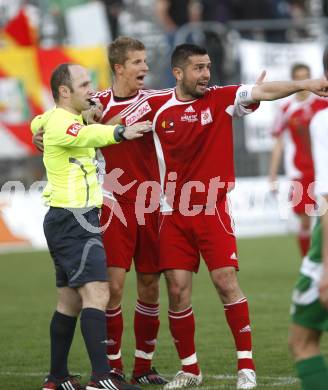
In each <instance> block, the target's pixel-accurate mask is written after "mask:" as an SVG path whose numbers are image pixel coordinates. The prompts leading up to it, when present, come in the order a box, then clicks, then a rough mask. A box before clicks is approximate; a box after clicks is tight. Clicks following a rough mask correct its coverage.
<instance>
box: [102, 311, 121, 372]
mask: <svg viewBox="0 0 328 390" xmlns="http://www.w3.org/2000/svg"><path fill="white" fill-rule="evenodd" d="M106 324H107V357H108V360H109V364H110V366H111V367H112V368H116V369H119V370H123V364H122V357H121V340H122V333H123V316H122V310H121V305H120V306H118V307H116V308H115V309H108V310H107V311H106Z"/></svg>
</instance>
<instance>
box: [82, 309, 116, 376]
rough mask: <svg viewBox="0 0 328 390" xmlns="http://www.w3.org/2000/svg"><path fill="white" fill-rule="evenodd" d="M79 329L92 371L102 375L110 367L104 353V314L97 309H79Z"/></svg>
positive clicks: (105, 335) (105, 336)
mask: <svg viewBox="0 0 328 390" xmlns="http://www.w3.org/2000/svg"><path fill="white" fill-rule="evenodd" d="M81 331H82V335H83V338H84V342H85V345H86V348H87V351H88V354H89V358H90V361H91V366H92V372H93V374H94V375H96V376H102V375H105V374H107V373H108V372H109V370H110V368H109V365H108V362H107V355H106V338H107V333H106V315H105V312H104V311H102V310H98V309H93V308H86V309H83V310H82V311H81Z"/></svg>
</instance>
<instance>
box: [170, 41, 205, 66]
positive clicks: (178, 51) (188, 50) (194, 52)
mask: <svg viewBox="0 0 328 390" xmlns="http://www.w3.org/2000/svg"><path fill="white" fill-rule="evenodd" d="M206 54H207V50H206V49H205V48H203V47H200V46H197V45H193V44H191V43H183V44H182V45H178V46H176V48H175V49H174V51H173V53H172V56H171V68H172V69H173V68H176V67H177V68H184V67H185V66H186V64H187V63H188V61H189V58H190V57H192V56H204V55H206Z"/></svg>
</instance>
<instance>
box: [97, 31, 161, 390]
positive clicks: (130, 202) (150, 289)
mask: <svg viewBox="0 0 328 390" xmlns="http://www.w3.org/2000/svg"><path fill="white" fill-rule="evenodd" d="M108 60H109V64H110V66H111V70H112V72H113V76H114V77H113V85H112V87H111V88H110V89H108V90H106V91H102V92H99V93H97V94H96V96H95V97H97V98H98V99H99V100H100V102H101V103H102V105H103V115H102V118H101V122H102V123H107V122H108V121H109V120H110V119H111V118H113V117H114V116H116V115H117V114H119V113H120V112H121V111H122V110H123V109H124V108H126V107H127V106H128V105H130V104H131V103H133V102H136V101H138V100H139V99H141V98H142V97H143V96H145V94H147V93H149V92H150V91H149V90H148V91H143V90H142V88H143V87H144V78H145V76H146V74H147V72H148V66H147V63H146V49H145V46H144V45H143V43H142V42H140V41H138V40H136V39H133V38H129V37H119V38H117V39H116V40H115V41H114V42H112V43H111V44H110V45H109V48H108ZM116 146H117V147H116V148H112V150H109V148H102V149H101V152H102V156H103V160H104V162H105V172H106V173H107V175H105V176H104V183H103V192H104V205H103V208H102V214H101V218H100V221H101V225H102V226H103V227H106V228H105V229H104V231H103V241H104V246H105V250H106V256H107V265H108V274H109V280H110V301H109V305H108V310H107V313H106V316H107V336H108V337H107V340H108V341H107V342H108V345H107V353H108V358H109V361H110V365H111V366H112V367H113V369H114V372H115V373H116V374H117V376H118V377H120V376H122V377H124V374H123V364H122V358H121V339H122V334H123V316H122V310H121V301H122V296H123V291H124V283H125V277H126V272H128V271H129V270H130V267H131V263H132V258H133V259H134V263H135V269H136V273H137V291H138V300H137V304H136V309H135V317H134V332H135V338H136V351H135V362H134V369H133V374H132V381H133V382H134V383H142V384H159V385H161V384H165V383H166V381H165V380H164V378H162V377H161V376H160V375H159V374H158V373H157V372H156V370H155V369H154V368H152V366H151V363H152V357H153V354H154V350H155V346H156V340H157V334H158V329H159V303H158V299H159V277H160V273H159V268H158V266H159V265H158V259H159V254H158V238H157V236H158V228H157V227H158V210H157V211H154V212H153V213H148V214H147V215H146V223H145V224H143V225H140V224H138V221H137V218H136V212H135V208H136V207H137V206H138V205H135V204H136V195H137V189H138V186H139V184H140V183H142V182H144V181H146V180H147V181H149V180H157V181H158V180H159V172H158V164H157V158H156V152H155V147H154V141H153V136H152V134H151V133H148V134H145V137H144V138H143V139H142V140H141V142H122V143H121V144H118V145H116ZM145 156H147V158H145ZM116 172H118V173H119V178H118V179H117V181H116V180H114V183H116V187H115V185H114V187H113V180H112V178H113V174H114V176H115V175H116ZM115 177H116V176H115ZM130 183H133V185H132V187H131V188H129V189H127V188H128V187H125V186H126V185H128V186H129V185H130ZM122 189H123V190H122ZM114 199H115V200H114ZM118 208H119V210H120V211H121V214H119V213H118V212H113V209H115V211H116V210H117V209H118ZM120 215H122V216H123V219H124V220H125V221H126V224H124V223H122V220H121V219H120V218H119V216H120ZM107 225H108V226H107Z"/></svg>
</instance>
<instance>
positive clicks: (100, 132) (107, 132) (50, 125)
mask: <svg viewBox="0 0 328 390" xmlns="http://www.w3.org/2000/svg"><path fill="white" fill-rule="evenodd" d="M40 127H43V129H44V135H43V145H44V152H43V162H44V165H45V167H46V171H47V177H48V183H49V184H48V185H47V186H46V188H45V190H44V199H45V200H46V202H47V204H48V205H49V206H52V207H65V208H84V207H94V206H96V207H101V205H102V201H103V196H102V192H101V188H100V185H99V183H98V179H97V173H96V165H95V162H96V161H95V154H96V153H95V149H94V148H97V147H102V146H106V145H110V144H116V143H117V142H116V141H115V138H114V129H115V126H105V125H99V124H92V125H87V126H85V125H84V124H83V118H82V115H77V114H73V113H71V112H69V111H67V110H64V109H63V108H54V109H52V110H49V111H47V112H45V113H44V114H43V115H39V116H37V117H35V118H34V119H33V121H32V123H31V130H32V132H33V133H35V132H36V131H37V130H38V129H39V128H40Z"/></svg>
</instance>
